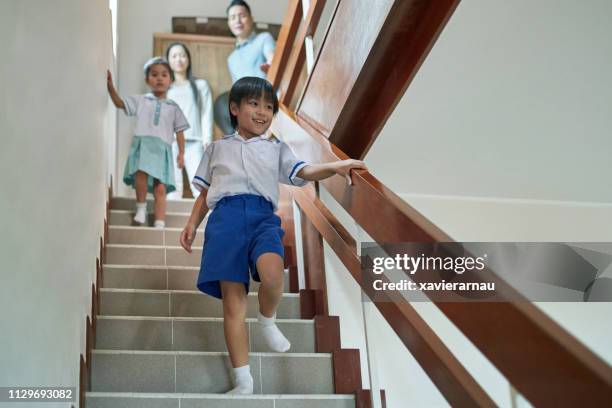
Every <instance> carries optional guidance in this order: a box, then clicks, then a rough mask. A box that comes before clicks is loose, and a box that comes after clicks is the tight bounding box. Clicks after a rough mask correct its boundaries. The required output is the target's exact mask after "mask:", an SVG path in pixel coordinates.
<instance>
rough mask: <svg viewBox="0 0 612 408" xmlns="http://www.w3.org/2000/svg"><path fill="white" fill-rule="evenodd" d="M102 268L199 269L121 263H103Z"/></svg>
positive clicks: (196, 268)
mask: <svg viewBox="0 0 612 408" xmlns="http://www.w3.org/2000/svg"><path fill="white" fill-rule="evenodd" d="M103 266H104V268H108V269H155V270H158V269H159V270H164V269H172V270H181V269H188V270H191V271H199V270H200V267H199V266H176V265H168V266H166V265H131V264H130V265H123V264H109V263H105V264H103Z"/></svg>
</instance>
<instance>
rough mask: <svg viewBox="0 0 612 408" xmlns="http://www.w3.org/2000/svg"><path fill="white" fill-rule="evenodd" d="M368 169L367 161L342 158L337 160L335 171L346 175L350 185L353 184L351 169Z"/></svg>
mask: <svg viewBox="0 0 612 408" xmlns="http://www.w3.org/2000/svg"><path fill="white" fill-rule="evenodd" d="M367 169H368V168H367V167H366V165H365V163H364V162H362V161H361V160H354V159H349V160H341V161H339V162H336V168H335V171H336V174H339V175H341V176H344V177H345V178H346V181H347V182H348V184H349V186H352V185H353V180H352V178H351V170H367Z"/></svg>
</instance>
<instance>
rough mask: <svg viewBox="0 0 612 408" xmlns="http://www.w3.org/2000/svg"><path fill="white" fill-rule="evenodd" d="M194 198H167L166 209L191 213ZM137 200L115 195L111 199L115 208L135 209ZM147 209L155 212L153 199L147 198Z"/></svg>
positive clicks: (112, 206)
mask: <svg viewBox="0 0 612 408" xmlns="http://www.w3.org/2000/svg"><path fill="white" fill-rule="evenodd" d="M194 202H195V200H193V199H184V200H166V211H168V212H176V213H187V214H189V213H191V209H192V208H193V203H194ZM135 207H136V200H135V199H134V198H132V197H113V199H112V200H111V208H112V209H113V210H125V211H134V208H135ZM147 211H148V212H153V199H148V200H147Z"/></svg>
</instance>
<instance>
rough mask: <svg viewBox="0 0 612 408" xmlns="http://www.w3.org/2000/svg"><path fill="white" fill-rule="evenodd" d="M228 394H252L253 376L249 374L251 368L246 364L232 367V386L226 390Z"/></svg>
mask: <svg viewBox="0 0 612 408" xmlns="http://www.w3.org/2000/svg"><path fill="white" fill-rule="evenodd" d="M227 393H228V394H252V393H253V377H252V376H251V368H250V366H248V365H245V366H242V367H238V368H234V388H232V389H231V390H230V391H228V392H227Z"/></svg>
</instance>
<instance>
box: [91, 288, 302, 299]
mask: <svg viewBox="0 0 612 408" xmlns="http://www.w3.org/2000/svg"><path fill="white" fill-rule="evenodd" d="M100 292H107V293H169V294H172V293H178V294H183V295H184V294H192V293H194V294H202V292H200V291H199V290H178V289H130V288H100ZM248 296H257V292H249V293H248ZM282 297H284V298H299V297H300V294H299V293H288V292H283V294H282Z"/></svg>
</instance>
